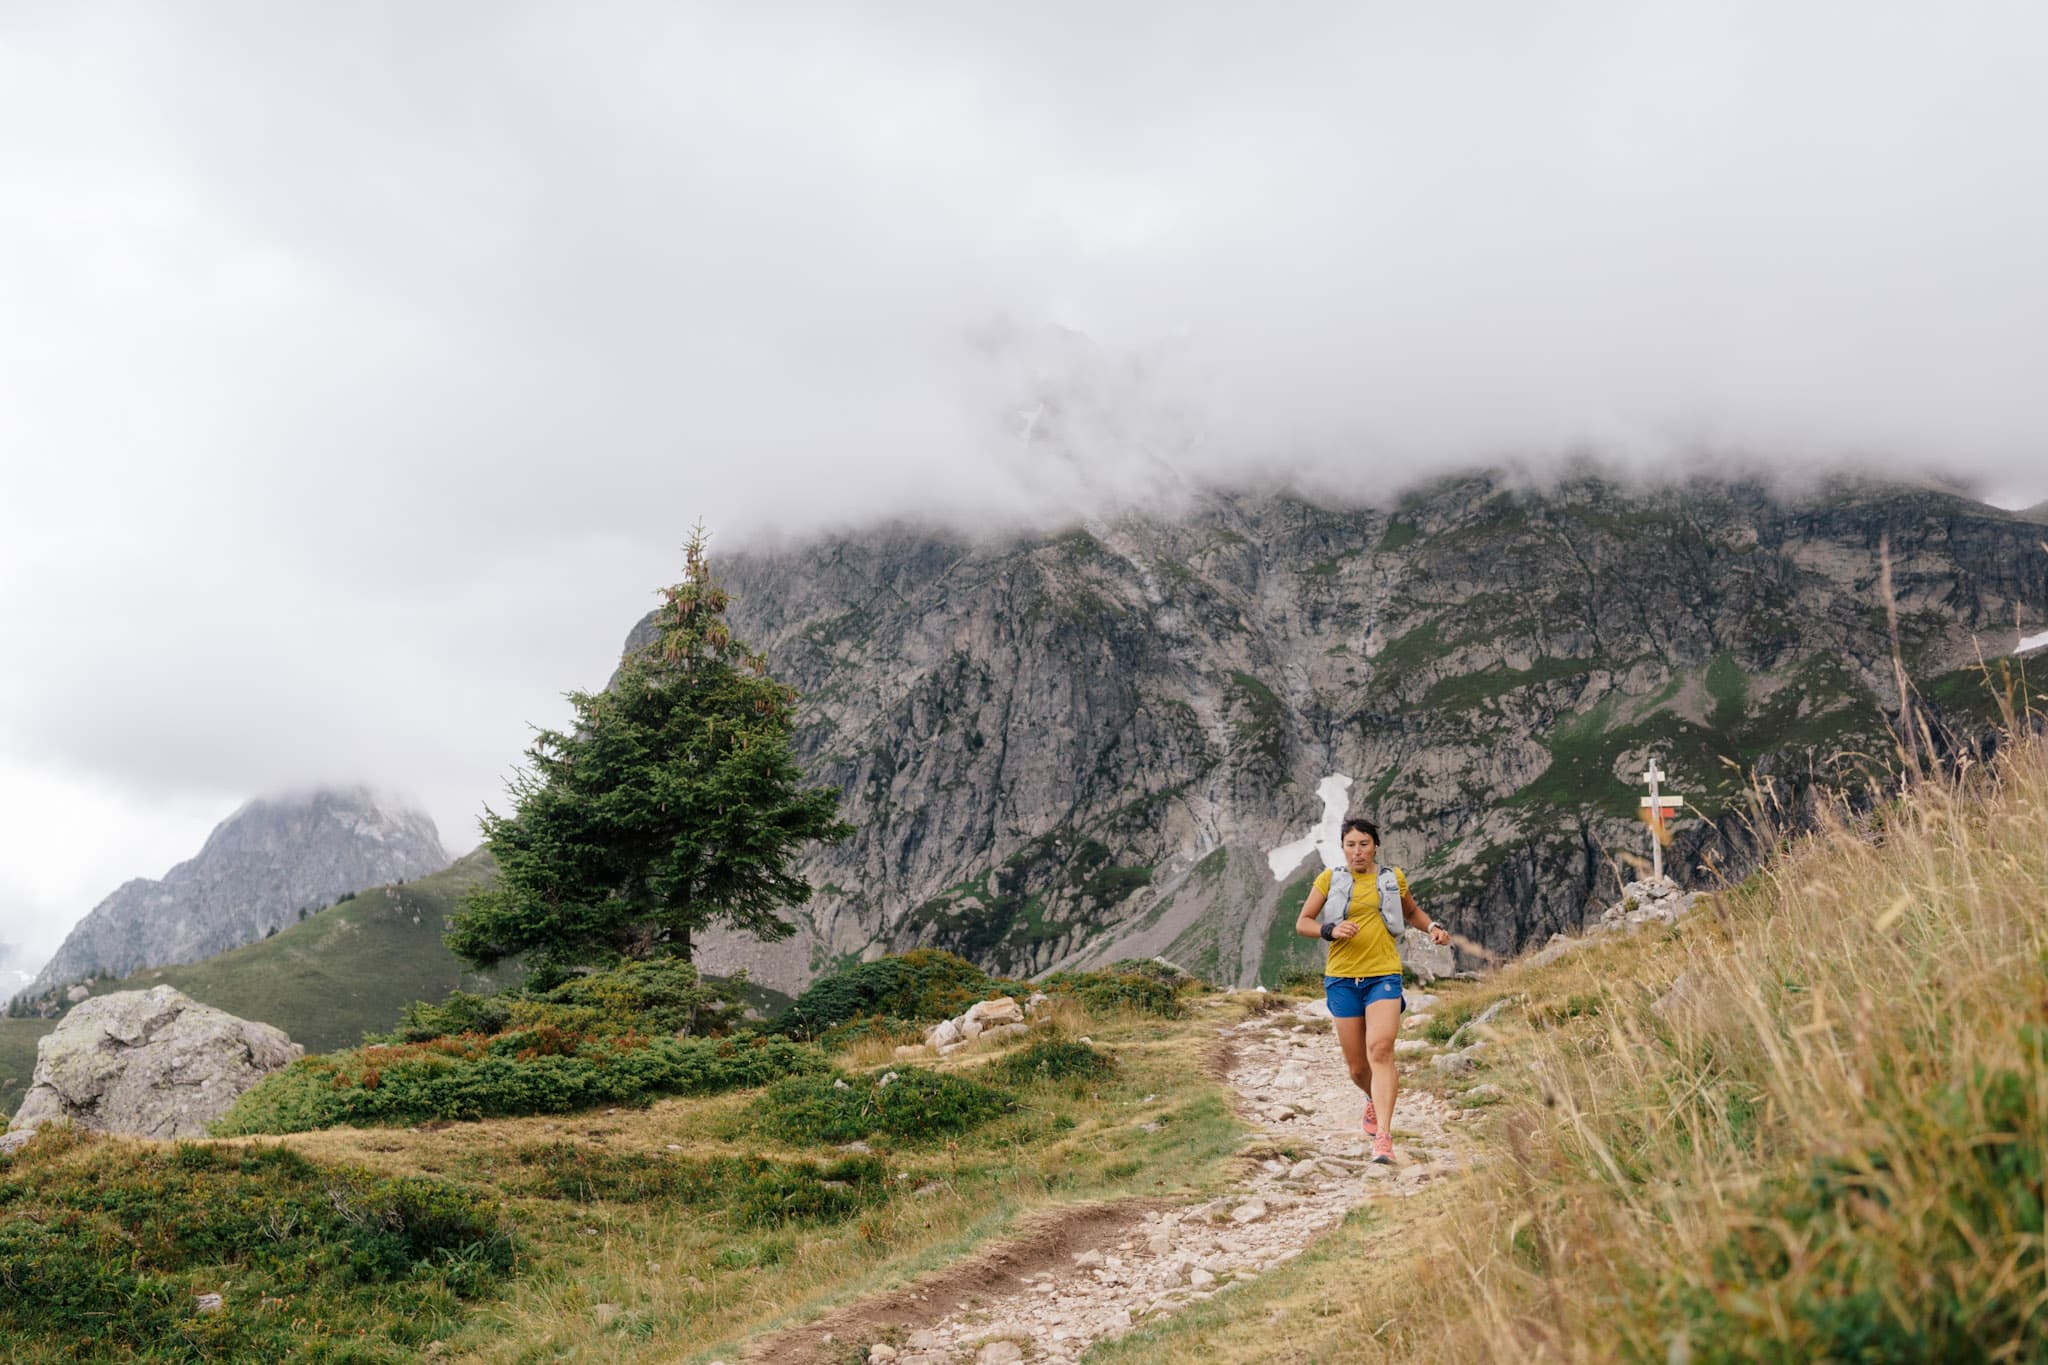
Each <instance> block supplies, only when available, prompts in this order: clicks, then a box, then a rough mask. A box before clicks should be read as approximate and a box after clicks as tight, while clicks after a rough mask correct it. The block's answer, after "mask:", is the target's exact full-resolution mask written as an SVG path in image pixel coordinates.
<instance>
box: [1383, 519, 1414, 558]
mask: <svg viewBox="0 0 2048 1365" xmlns="http://www.w3.org/2000/svg"><path fill="white" fill-rule="evenodd" d="M1421 534H1422V531H1421V529H1420V528H1418V527H1417V526H1416V525H1415V523H1414V522H1412V521H1402V520H1401V519H1400V518H1398V517H1396V518H1395V519H1394V520H1392V521H1390V522H1388V523H1387V531H1386V534H1385V535H1383V536H1381V537H1380V544H1379V552H1380V553H1381V554H1392V553H1393V552H1394V551H1396V550H1399V549H1401V548H1403V547H1404V546H1406V545H1407V544H1408V543H1409V542H1410V541H1412V540H1414V539H1415V538H1416V537H1417V536H1419V535H1421Z"/></svg>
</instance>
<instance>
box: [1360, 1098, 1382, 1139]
mask: <svg viewBox="0 0 2048 1365" xmlns="http://www.w3.org/2000/svg"><path fill="white" fill-rule="evenodd" d="M1359 1123H1360V1125H1361V1126H1362V1127H1363V1128H1364V1129H1365V1135H1366V1136H1367V1137H1375V1136H1377V1135H1378V1134H1379V1131H1380V1116H1379V1115H1378V1114H1376V1113H1374V1112H1373V1107H1372V1101H1371V1100H1367V1101H1366V1102H1365V1117H1364V1118H1363V1119H1360V1120H1359Z"/></svg>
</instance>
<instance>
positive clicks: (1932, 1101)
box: [1091, 739, 2048, 1362]
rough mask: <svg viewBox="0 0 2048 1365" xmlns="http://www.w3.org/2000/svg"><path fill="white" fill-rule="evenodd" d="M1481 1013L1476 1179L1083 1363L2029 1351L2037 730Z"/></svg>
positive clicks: (1588, 951) (2032, 1327)
mask: <svg viewBox="0 0 2048 1365" xmlns="http://www.w3.org/2000/svg"><path fill="white" fill-rule="evenodd" d="M1674 982H1678V983H1680V985H1679V988H1678V989H1677V991H1676V992H1674V991H1673V989H1672V988H1673V983H1674ZM1498 998H1508V999H1510V1000H1512V1001H1513V1002H1514V1008H1512V1009H1510V1010H1509V1011H1508V1012H1507V1013H1506V1014H1504V1015H1503V1016H1502V1017H1501V1018H1500V1020H1499V1021H1498V1026H1497V1027H1493V1028H1491V1029H1490V1032H1491V1034H1492V1038H1493V1051H1492V1058H1491V1075H1490V1076H1489V1077H1488V1079H1492V1080H1495V1081H1497V1082H1499V1083H1501V1084H1503V1085H1505V1086H1507V1087H1508V1088H1509V1089H1510V1091H1511V1093H1512V1095H1513V1096H1514V1098H1513V1100H1512V1101H1511V1102H1510V1103H1509V1104H1507V1105H1504V1106H1501V1107H1499V1108H1497V1109H1496V1110H1494V1112H1493V1113H1492V1114H1491V1115H1490V1116H1489V1118H1488V1119H1487V1120H1485V1121H1484V1123H1485V1127H1484V1129H1483V1130H1482V1131H1483V1132H1484V1134H1485V1141H1486V1145H1487V1148H1488V1150H1489V1153H1490V1156H1489V1159H1488V1160H1487V1162H1486V1163H1485V1164H1484V1165H1483V1166H1482V1167H1481V1168H1479V1169H1477V1170H1475V1171H1473V1172H1472V1173H1471V1174H1469V1175H1468V1176H1466V1177H1465V1178H1463V1179H1462V1180H1461V1181H1459V1182H1458V1183H1457V1184H1456V1185H1454V1186H1452V1187H1451V1188H1450V1189H1449V1190H1448V1192H1447V1193H1446V1194H1445V1195H1444V1196H1443V1197H1442V1198H1441V1200H1440V1201H1431V1202H1432V1203H1434V1205H1435V1206H1434V1207H1430V1206H1429V1204H1426V1203H1425V1202H1424V1201H1411V1202H1410V1203H1409V1204H1407V1205H1405V1206H1404V1205H1396V1206H1394V1207H1391V1208H1389V1207H1384V1206H1376V1207H1375V1210H1374V1211H1373V1212H1372V1213H1370V1214H1366V1215H1360V1216H1357V1217H1354V1218H1353V1219H1352V1220H1351V1221H1349V1222H1347V1224H1346V1225H1345V1226H1344V1227H1343V1228H1342V1229H1340V1230H1339V1231H1338V1232H1337V1233H1336V1234H1335V1235H1333V1236H1332V1237H1331V1238H1330V1239H1328V1240H1327V1242H1326V1244H1325V1245H1323V1246H1321V1247H1319V1248H1318V1249H1317V1250H1316V1251H1315V1252H1313V1253H1312V1254H1311V1255H1309V1256H1306V1257H1304V1258H1302V1260H1301V1261H1300V1262H1298V1263H1297V1265H1296V1267H1293V1268H1290V1269H1289V1270H1287V1271H1284V1272H1281V1273H1280V1274H1278V1275H1275V1276H1272V1277H1269V1278H1268V1280H1267V1281H1266V1282H1265V1283H1262V1284H1258V1285H1254V1286H1251V1287H1248V1288H1247V1289H1246V1290H1245V1291H1244V1292H1243V1293H1241V1294H1233V1295H1229V1296H1225V1298H1224V1299H1219V1300H1218V1301H1217V1302H1216V1303H1215V1304H1213V1305H1208V1306H1205V1307H1204V1308H1203V1309H1201V1310H1198V1311H1196V1312H1193V1313H1190V1314H1187V1315H1185V1316H1184V1318H1183V1319H1182V1320H1181V1321H1179V1322H1177V1323H1174V1324H1172V1325H1170V1326H1168V1327H1165V1328H1163V1329H1159V1330H1156V1331H1154V1332H1150V1333H1146V1334H1142V1335H1141V1336H1140V1337H1138V1338H1133V1339H1132V1340H1130V1341H1128V1342H1127V1343H1125V1344H1123V1345H1121V1346H1117V1347H1109V1348H1101V1349H1098V1351H1097V1352H1096V1353H1095V1354H1094V1356H1092V1357H1091V1359H1093V1360H1099V1361H1123V1360H1181V1359H1198V1358H1199V1359H1205V1360H1214V1361H1220V1362H1238V1361H1304V1362H1306V1361H1326V1360H1340V1359H1341V1360H1372V1359H1387V1360H1405V1359H1426V1360H1429V1361H1432V1362H1439V1361H1460V1360H1465V1361H1492V1360H1505V1359H1528V1360H1539V1361H1540V1360H1551V1361H1567V1360H1569V1361H1598V1360H1613V1359H1648V1360H1658V1361H1664V1360H1683V1361H1691V1362H1703V1361H1738V1360H1782V1361H1805V1360H1816V1359H1830V1358H1832V1359H1870V1360H1895V1359H1986V1360H2012V1361H2040V1360H2048V1245H2044V1240H2043V1225H2042V1188H2043V1186H2042V1181H2043V1162H2044V1159H2048V746H2044V744H2043V743H2042V742H2041V741H2040V740H2039V739H2023V740H2020V741H2018V742H2016V743H2015V744H2014V745H2013V746H2012V747H2011V748H2010V749H2009V750H2008V751H2007V753H2006V754H2005V755H2004V756H2003V758H2002V759H2001V760H2000V762H1999V763H1998V764H1997V765H1996V767H1995V768H1989V769H1987V768H1977V769H1975V770H1972V771H1970V772H1968V773H1966V774H1965V775H1964V776H1963V777H1962V778H1961V779H1958V780H1946V781H1929V782H1926V783H1924V784H1922V785H1920V786H1919V787H1917V788H1916V789H1915V790H1914V791H1913V792H1911V793H1910V794H1909V795H1907V796H1906V797H1904V798H1903V799H1901V800H1898V801H1896V802H1893V803H1889V804H1887V805H1885V806H1884V807H1882V808H1881V809H1880V810H1879V811H1878V812H1877V813H1876V814H1874V815H1871V816H1867V817H1863V818H1858V819H1851V818H1850V817H1848V816H1847V815H1846V814H1843V813H1840V812H1837V813H1836V814H1835V816H1834V817H1833V818H1831V819H1830V820H1828V821H1827V822H1825V824H1824V826H1823V828H1822V829H1821V830H1820V831H1819V832H1818V833H1816V834H1815V835H1813V836H1811V837H1808V838H1804V839H1801V840H1800V841H1798V842H1797V843H1796V845H1794V846H1793V847H1791V848H1788V849H1787V850H1785V851H1784V853H1783V854H1782V856H1780V857H1779V858H1777V859H1775V860H1774V861H1773V862H1772V864H1771V865H1770V866H1769V867H1768V868H1767V869H1766V870H1765V871H1764V872H1762V873H1760V874H1759V875H1757V876H1756V877H1754V878H1752V879H1751V881H1750V882H1748V883H1745V884H1744V885H1743V886H1742V887H1739V888H1737V889H1735V890H1733V891H1731V892H1728V893H1725V894H1723V895H1721V896H1719V897H1717V898H1715V899H1714V900H1713V901H1712V902H1711V903H1709V904H1708V905H1707V906H1706V907H1705V908H1703V909H1702V910H1700V911H1699V912H1697V913H1696V914H1695V915H1694V916H1692V917H1691V918H1689V919H1688V920H1687V921H1685V922H1684V923H1683V924H1681V925H1679V926H1677V927H1675V928H1672V929H1668V930H1650V931H1645V932H1643V933H1641V934H1638V935H1635V936H1631V937H1621V938H1616V939H1613V940H1608V941H1604V942H1601V943H1599V944H1598V945H1596V946H1592V947H1588V948H1585V949H1583V950H1581V951H1579V952H1577V953H1575V954H1572V955H1569V956H1566V957H1564V958H1562V959H1560V960H1558V961H1556V962H1553V963H1551V964H1548V965H1546V966H1542V967H1535V966H1529V965H1517V966H1512V967H1510V968H1508V969H1506V970H1504V971H1502V972H1500V973H1499V974H1497V975H1496V976H1494V977H1493V978H1492V979H1491V980H1489V981H1488V982H1486V983H1484V984H1483V985H1481V986H1479V987H1477V988H1475V989H1474V990H1472V991H1470V992H1467V993H1465V994H1463V995H1460V996H1458V997H1456V998H1455V999H1454V1000H1451V1001H1447V1002H1446V1004H1445V1006H1444V1007H1442V1008H1444V1009H1448V1010H1449V1011H1451V1013H1452V1015H1453V1016H1455V1017H1462V1016H1466V1015H1469V1014H1470V1013H1471V1012H1473V1011H1475V1010H1476V1009H1477V1008H1479V1007H1481V1006H1483V1005H1484V1004H1486V1003H1487V1002H1488V1001H1490V1000H1493V999H1498Z"/></svg>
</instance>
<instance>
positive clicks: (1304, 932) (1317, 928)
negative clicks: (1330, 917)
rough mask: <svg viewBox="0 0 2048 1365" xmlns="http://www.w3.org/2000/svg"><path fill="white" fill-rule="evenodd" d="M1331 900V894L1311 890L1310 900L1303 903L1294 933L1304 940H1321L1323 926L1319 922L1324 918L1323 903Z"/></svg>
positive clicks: (1295, 922)
mask: <svg viewBox="0 0 2048 1365" xmlns="http://www.w3.org/2000/svg"><path fill="white" fill-rule="evenodd" d="M1329 899H1330V893H1329V892H1327V891H1317V890H1315V889H1314V888H1310V890H1309V893H1308V899H1307V900H1305V901H1303V902H1302V903H1301V918H1300V919H1298V920H1296V921H1294V932H1295V933H1297V934H1299V935H1301V936H1302V937H1303V938H1321V937H1322V936H1323V926H1322V925H1321V923H1319V921H1320V919H1321V918H1322V913H1323V903H1324V902H1325V901H1327V900H1329Z"/></svg>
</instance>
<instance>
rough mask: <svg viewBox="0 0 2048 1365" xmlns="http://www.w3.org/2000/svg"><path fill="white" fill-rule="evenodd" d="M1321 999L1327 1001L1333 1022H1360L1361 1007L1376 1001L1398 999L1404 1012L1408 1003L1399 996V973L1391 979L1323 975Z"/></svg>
mask: <svg viewBox="0 0 2048 1365" xmlns="http://www.w3.org/2000/svg"><path fill="white" fill-rule="evenodd" d="M1323 998H1324V999H1325V1000H1328V1001H1329V1002H1330V1016H1331V1017H1332V1018H1335V1019H1363V1018H1364V1017H1365V1007H1366V1006H1367V1005H1370V1004H1372V1003H1373V1002H1374V1001H1377V1000H1399V1001H1401V1011H1402V1013H1404V1014H1405V1013H1406V1012H1407V1010H1408V1001H1407V1000H1406V999H1404V998H1403V997H1402V995H1401V974H1400V973H1399V972H1395V973H1394V974H1393V975H1391V976H1326V977H1324V978H1323Z"/></svg>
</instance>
